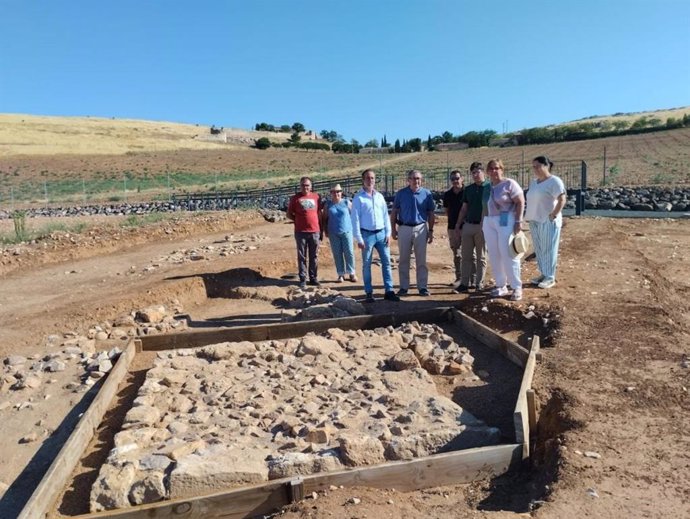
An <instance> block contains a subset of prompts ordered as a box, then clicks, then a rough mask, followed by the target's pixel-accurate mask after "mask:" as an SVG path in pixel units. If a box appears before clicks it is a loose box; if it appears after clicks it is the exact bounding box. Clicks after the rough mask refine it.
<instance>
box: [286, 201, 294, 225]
mask: <svg viewBox="0 0 690 519" xmlns="http://www.w3.org/2000/svg"><path fill="white" fill-rule="evenodd" d="M286 216H287V217H288V220H292V221H293V222H294V221H295V197H294V196H293V197H290V201H289V202H288V208H287V215H286Z"/></svg>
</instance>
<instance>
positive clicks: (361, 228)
mask: <svg viewBox="0 0 690 519" xmlns="http://www.w3.org/2000/svg"><path fill="white" fill-rule="evenodd" d="M359 230H360V231H362V232H373V233H377V232H381V231H383V229H376V230H374V231H370V230H369V229H365V228H364V227H360V228H359Z"/></svg>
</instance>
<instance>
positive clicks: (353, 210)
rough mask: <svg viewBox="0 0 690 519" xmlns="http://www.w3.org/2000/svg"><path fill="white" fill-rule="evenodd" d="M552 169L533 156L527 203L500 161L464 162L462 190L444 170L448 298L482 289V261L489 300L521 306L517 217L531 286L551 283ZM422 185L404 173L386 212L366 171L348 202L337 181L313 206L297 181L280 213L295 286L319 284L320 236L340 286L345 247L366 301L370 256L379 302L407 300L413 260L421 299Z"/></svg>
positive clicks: (559, 200)
mask: <svg viewBox="0 0 690 519" xmlns="http://www.w3.org/2000/svg"><path fill="white" fill-rule="evenodd" d="M552 167H553V162H551V160H550V159H549V158H548V157H546V156H544V155H541V156H538V157H535V159H534V160H533V161H532V168H533V171H534V175H535V177H534V179H533V180H532V181H531V182H530V185H529V189H528V191H527V197H525V193H524V192H523V190H522V188H521V187H520V185H519V184H518V183H517V182H516V181H515V180H513V179H510V178H507V177H505V171H504V166H503V163H502V162H501V161H500V160H498V159H492V160H490V161H489V162H488V163H487V165H486V173H485V171H484V167H483V165H482V164H481V163H480V162H473V163H472V165H471V166H470V175H471V178H472V183H471V184H470V185H468V186H464V185H463V175H462V174H461V172H460V171H458V170H454V171H452V172H451V174H450V181H451V188H450V189H449V190H448V191H446V192H445V193H444V196H443V206H444V208H445V210H446V215H447V217H448V240H449V245H450V249H451V252H452V254H453V265H454V272H455V282H454V287H455V290H456V291H457V292H459V293H462V292H468V291H469V290H470V289H471V288H474V289H475V290H477V291H480V290H483V289H484V286H485V272H486V267H487V254H488V263H489V264H490V265H491V270H492V273H493V277H494V280H495V287H494V288H493V290H492V291H491V296H492V297H506V296H510V298H511V299H512V300H514V301H519V300H521V299H522V281H521V258H522V256H523V255H524V253H525V252H526V250H527V247H528V241H527V238H526V237H525V235H524V233H523V232H522V224H523V219H524V220H526V221H527V222H529V229H530V233H531V235H532V241H533V244H534V252H535V255H536V258H537V265H538V268H539V273H540V274H539V276H537V277H536V278H534V279H532V283H533V284H535V285H537V286H539V287H540V288H551V287H553V286H554V285H555V282H556V264H557V258H558V244H559V240H560V229H561V226H562V209H563V207H564V206H565V202H566V190H565V186H564V184H563V181H562V180H561V179H560V178H559V177H557V176H555V175H553V174H552V173H551V168H552ZM486 174H488V179H487V178H486ZM422 180H423V175H422V173H421V172H420V171H418V170H411V171H409V172H408V175H407V183H408V185H407V187H405V188H403V189H401V190H399V191H398V192H397V193H396V195H395V199H394V201H393V207H392V209H391V212H390V215H389V213H388V205H387V203H386V200H385V198H384V197H383V195H382V194H381V193H380V192H379V191H377V190H376V188H375V184H376V173H375V172H374V171H373V170H372V169H367V170H365V171H364V172H363V173H362V188H361V189H360V190H359V191H358V192H357V193H356V194H355V196H354V197H353V199H352V201H349V200H348V199H346V198H344V197H343V190H342V188H341V186H340V185H339V184H336V185H335V186H333V188H332V189H331V193H330V194H331V198H330V199H329V200H326V201H324V202H321V200H320V197H319V195H317V194H316V193H313V192H312V191H311V179H310V178H309V177H302V178H301V179H300V192H299V193H297V194H296V195H294V196H293V197H292V198H291V199H290V202H289V204H288V211H287V215H288V218H290V219H291V220H293V221H294V224H295V241H296V244H297V263H298V268H299V282H300V286H301V287H302V288H304V287H306V286H307V285H313V286H318V285H319V281H318V277H317V274H318V248H319V243H320V241H321V240H322V239H323V235H324V234H325V235H326V236H327V237H328V239H329V242H330V246H331V251H332V253H333V259H334V262H335V267H336V272H337V275H338V278H337V281H338V282H339V283H342V282H344V281H345V280H346V279H349V280H350V281H351V282H357V281H358V280H357V275H356V271H355V255H354V244H355V243H356V244H357V247H358V248H359V249H360V250H361V253H362V277H363V283H364V292H365V294H366V301H367V302H373V301H375V298H374V291H373V284H372V275H371V265H372V261H373V253H374V250H376V252H377V254H378V256H379V260H380V264H381V269H382V277H383V285H384V299H386V300H389V301H399V300H400V297H401V296H406V295H408V293H409V290H410V267H411V258H412V255H413V253H414V258H415V273H416V288H417V291H418V293H419V295H420V296H429V295H430V292H429V288H428V281H429V269H428V266H427V262H426V248H427V244H430V243H432V241H433V239H434V224H435V211H436V203H435V201H434V197H433V194H432V193H431V191H429V190H428V189H426V188H424V187H422ZM391 239H393V240H397V241H398V249H399V254H400V257H399V264H398V273H399V290H398V292H397V293H396V292H395V290H394V284H393V274H392V269H391V255H390V243H391Z"/></svg>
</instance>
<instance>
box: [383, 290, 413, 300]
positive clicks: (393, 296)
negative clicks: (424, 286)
mask: <svg viewBox="0 0 690 519" xmlns="http://www.w3.org/2000/svg"><path fill="white" fill-rule="evenodd" d="M405 292H407V290H406V291H405ZM398 293H400V292H398ZM383 298H384V299H385V300H386V301H400V298H399V297H398V296H397V295H396V294H395V292H393V291H392V290H391V291H390V292H386V293H385V294H384V296H383Z"/></svg>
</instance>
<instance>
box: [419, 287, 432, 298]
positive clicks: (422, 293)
mask: <svg viewBox="0 0 690 519" xmlns="http://www.w3.org/2000/svg"><path fill="white" fill-rule="evenodd" d="M419 295H420V296H424V297H427V296H430V295H431V294H430V293H429V289H427V288H422V289H421V290H420V291H419Z"/></svg>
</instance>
